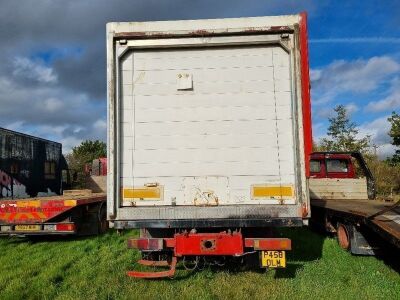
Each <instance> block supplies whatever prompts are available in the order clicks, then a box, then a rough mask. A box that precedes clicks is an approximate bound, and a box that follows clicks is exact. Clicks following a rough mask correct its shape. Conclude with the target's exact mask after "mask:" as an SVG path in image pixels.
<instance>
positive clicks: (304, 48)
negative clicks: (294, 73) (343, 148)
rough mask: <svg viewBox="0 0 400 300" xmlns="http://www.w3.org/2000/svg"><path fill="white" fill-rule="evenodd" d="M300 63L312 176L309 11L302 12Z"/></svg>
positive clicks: (307, 158) (307, 160) (307, 154)
mask: <svg viewBox="0 0 400 300" xmlns="http://www.w3.org/2000/svg"><path fill="white" fill-rule="evenodd" d="M300 18H301V20H300V54H301V57H300V63H301V95H302V104H303V105H302V106H303V132H304V155H305V167H306V176H307V177H309V176H310V167H309V166H310V154H311V152H312V120H311V97H310V73H309V58H308V32H307V13H306V12H302V13H301V14H300Z"/></svg>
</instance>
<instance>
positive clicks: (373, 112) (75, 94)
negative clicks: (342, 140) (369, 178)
mask: <svg viewBox="0 0 400 300" xmlns="http://www.w3.org/2000/svg"><path fill="white" fill-rule="evenodd" d="M301 11H307V12H308V14H309V24H308V25H309V48H310V64H311V77H312V103H313V125H314V126H313V127H314V138H315V140H318V139H319V138H321V137H323V136H324V135H325V133H326V128H327V124H328V123H327V119H328V118H329V117H330V116H332V111H333V108H334V107H335V106H336V105H338V104H344V105H346V107H347V108H348V111H349V113H350V116H351V119H352V120H353V121H355V122H356V123H357V124H358V125H359V128H360V136H361V135H366V134H368V135H371V138H372V141H373V143H375V144H376V145H378V146H379V148H378V152H379V153H380V155H381V156H382V157H384V156H386V155H388V154H390V153H391V152H392V151H393V148H392V147H391V145H390V139H389V137H388V135H387V131H388V129H389V124H388V122H387V120H386V119H387V117H388V115H389V114H390V113H391V111H397V112H399V110H400V29H399V28H400V17H399V16H400V1H295V0H281V1H261V0H253V1H251V0H249V1H240V0H230V1H228V0H202V1H200V0H192V1H187V0H170V1H160V0H146V1H145V0H134V1H123V0H115V1H106V0H86V1H83V0H82V1H49V0H42V1H35V0H21V1H11V0H0V28H2V29H6V30H0V38H1V39H2V40H3V41H7V43H1V44H0V51H2V53H3V56H2V57H3V59H2V60H1V61H0V103H1V104H2V108H1V109H0V126H2V127H6V128H10V129H14V130H18V131H22V132H26V133H29V134H33V135H38V136H41V137H44V138H48V139H53V140H57V141H60V142H62V143H63V145H64V152H68V151H69V150H70V149H71V147H73V146H75V145H77V144H79V143H80V141H82V140H83V139H89V138H99V139H103V140H105V137H106V94H105V91H106V82H105V78H106V77H105V23H106V22H109V21H146V20H171V19H198V18H219V17H246V16H259V15H280V14H292V13H298V12H301Z"/></svg>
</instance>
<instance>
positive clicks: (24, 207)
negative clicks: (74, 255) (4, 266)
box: [0, 193, 107, 236]
mask: <svg viewBox="0 0 400 300" xmlns="http://www.w3.org/2000/svg"><path fill="white" fill-rule="evenodd" d="M106 198H107V197H106V194H105V193H93V194H92V193H86V194H85V193H82V194H79V193H78V194H71V195H62V196H52V197H40V198H26V199H18V200H2V201H0V235H3V236H4V235H6V236H7V235H8V236H11V235H18V236H38V235H90V234H98V233H102V232H104V231H105V230H106V229H107V221H106Z"/></svg>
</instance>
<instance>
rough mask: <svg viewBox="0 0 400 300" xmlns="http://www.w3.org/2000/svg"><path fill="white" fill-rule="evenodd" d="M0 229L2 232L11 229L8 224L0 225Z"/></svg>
mask: <svg viewBox="0 0 400 300" xmlns="http://www.w3.org/2000/svg"><path fill="white" fill-rule="evenodd" d="M0 231H2V232H7V231H11V226H9V225H1V226H0Z"/></svg>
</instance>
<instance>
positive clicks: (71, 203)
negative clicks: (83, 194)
mask: <svg viewBox="0 0 400 300" xmlns="http://www.w3.org/2000/svg"><path fill="white" fill-rule="evenodd" d="M64 206H76V200H64Z"/></svg>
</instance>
